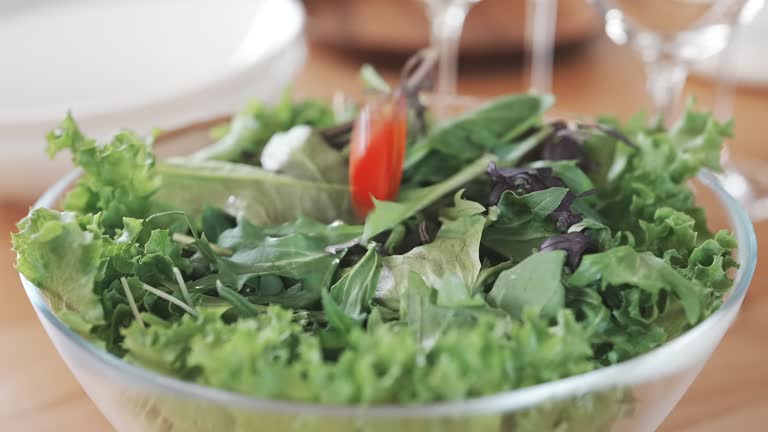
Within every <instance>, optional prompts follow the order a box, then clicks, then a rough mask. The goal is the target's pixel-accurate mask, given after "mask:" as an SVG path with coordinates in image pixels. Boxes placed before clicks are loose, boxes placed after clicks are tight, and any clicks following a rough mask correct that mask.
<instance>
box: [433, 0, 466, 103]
mask: <svg viewBox="0 0 768 432" xmlns="http://www.w3.org/2000/svg"><path fill="white" fill-rule="evenodd" d="M469 7H470V2H468V1H467V0H450V1H445V0H444V1H434V2H428V13H429V17H430V22H431V27H432V28H431V30H432V31H431V41H430V42H431V45H432V47H434V48H435V49H437V52H438V54H439V56H440V57H439V58H440V60H439V67H438V74H437V91H436V93H437V97H438V98H439V99H440V100H445V98H448V97H451V96H454V95H455V94H456V78H457V70H458V62H459V38H460V37H461V31H462V28H463V27H464V19H465V18H466V17H467V13H468V12H469ZM438 116H439V115H438Z"/></svg>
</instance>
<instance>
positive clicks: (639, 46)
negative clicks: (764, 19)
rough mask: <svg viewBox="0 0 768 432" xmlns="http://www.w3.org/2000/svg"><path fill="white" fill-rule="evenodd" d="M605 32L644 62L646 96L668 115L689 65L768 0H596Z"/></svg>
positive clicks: (721, 45) (717, 48) (715, 49)
mask: <svg viewBox="0 0 768 432" xmlns="http://www.w3.org/2000/svg"><path fill="white" fill-rule="evenodd" d="M592 2H593V3H594V4H595V5H596V6H597V8H598V9H599V11H600V12H601V13H602V14H603V16H604V18H605V33H606V35H607V36H608V37H609V38H610V39H611V40H612V41H613V42H614V43H616V44H618V45H629V46H631V47H632V48H633V49H635V51H637V52H638V53H639V54H640V57H641V58H642V60H643V62H644V63H645V66H646V72H647V81H646V87H647V91H648V94H649V96H650V98H651V100H652V101H653V105H654V110H655V113H656V115H657V116H659V117H666V116H669V115H670V112H671V110H672V109H673V108H674V104H675V102H676V101H677V100H678V99H679V96H680V94H681V93H682V88H683V85H684V83H685V80H686V78H687V76H688V66H689V64H690V63H692V62H696V61H700V60H703V59H706V58H708V57H711V56H713V55H716V54H718V53H720V52H721V51H723V50H724V49H725V48H726V46H727V45H728V43H729V41H730V39H731V34H732V33H733V29H734V28H735V26H737V25H738V24H740V23H742V22H746V21H749V20H750V19H752V17H754V15H755V14H756V12H757V11H758V10H759V9H760V8H761V7H762V6H763V4H764V0H592Z"/></svg>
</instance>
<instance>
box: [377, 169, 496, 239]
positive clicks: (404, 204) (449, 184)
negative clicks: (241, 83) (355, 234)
mask: <svg viewBox="0 0 768 432" xmlns="http://www.w3.org/2000/svg"><path fill="white" fill-rule="evenodd" d="M491 161H493V157H492V156H482V157H480V158H479V159H477V160H476V161H474V162H472V163H471V164H469V165H467V166H466V167H465V168H464V169H463V170H461V171H459V172H457V173H456V174H454V175H453V176H452V177H450V178H448V179H446V180H445V181H443V182H442V183H438V184H436V185H433V186H429V187H426V188H421V189H411V190H407V191H403V192H402V193H401V194H400V197H399V199H398V201H396V202H390V201H378V200H374V203H375V204H376V208H375V209H374V210H373V211H372V212H371V213H370V214H369V215H368V217H367V218H366V220H365V231H364V232H363V239H362V241H363V242H366V241H368V240H369V239H371V238H373V237H374V236H376V235H377V234H380V233H382V232H384V231H387V230H389V229H392V228H394V227H395V225H397V224H399V223H400V222H402V221H404V220H405V219H407V218H409V217H411V216H413V215H414V214H416V213H417V212H418V211H420V210H422V209H424V208H425V207H427V206H429V205H430V204H432V203H433V202H434V201H436V200H438V199H440V198H441V197H443V196H444V195H446V194H448V193H450V192H452V191H454V190H456V189H458V188H460V187H461V186H462V185H464V184H465V183H467V182H469V181H470V180H472V179H474V178H475V177H477V176H479V175H480V174H482V173H483V172H484V171H485V168H486V167H487V166H488V163H489V162H491Z"/></svg>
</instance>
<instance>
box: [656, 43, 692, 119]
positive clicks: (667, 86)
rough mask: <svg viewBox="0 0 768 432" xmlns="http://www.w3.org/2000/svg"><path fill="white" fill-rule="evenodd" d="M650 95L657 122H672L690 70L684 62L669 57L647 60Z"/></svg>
mask: <svg viewBox="0 0 768 432" xmlns="http://www.w3.org/2000/svg"><path fill="white" fill-rule="evenodd" d="M645 69H646V75H647V78H646V79H647V82H646V87H647V90H648V94H649V95H650V97H651V100H652V102H653V109H654V114H655V116H656V119H657V120H670V116H671V115H672V110H673V109H674V107H675V103H676V102H677V101H678V100H679V99H680V96H681V94H682V92H683V86H684V85H685V80H686V78H687V77H688V68H687V67H686V65H685V64H683V62H681V61H680V60H678V59H676V58H674V57H668V56H660V57H658V58H655V59H653V60H646V64H645Z"/></svg>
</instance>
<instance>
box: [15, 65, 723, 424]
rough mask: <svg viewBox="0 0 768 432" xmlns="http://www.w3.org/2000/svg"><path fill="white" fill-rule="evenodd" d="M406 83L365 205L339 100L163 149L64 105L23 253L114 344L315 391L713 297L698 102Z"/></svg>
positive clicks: (572, 368) (551, 351) (626, 343)
mask: <svg viewBox="0 0 768 432" xmlns="http://www.w3.org/2000/svg"><path fill="white" fill-rule="evenodd" d="M366 75H367V76H368V80H369V81H371V76H373V75H372V72H371V70H370V69H366ZM376 83H377V85H378V88H380V89H381V88H382V87H385V84H382V83H381V82H378V81H377V82H376ZM373 87H376V86H373ZM380 91H389V90H388V89H381V90H380ZM413 99H414V98H411V99H410V102H413ZM410 102H409V110H410V114H409V117H408V143H407V148H406V151H405V155H404V168H403V173H402V181H401V182H400V193H399V196H398V197H397V198H396V200H392V201H375V202H374V203H375V207H374V208H373V210H372V211H371V212H370V213H368V214H367V216H366V217H364V218H361V217H359V216H358V215H357V214H356V213H355V211H354V209H353V206H352V204H351V202H350V190H349V186H348V178H347V176H348V175H347V173H348V163H349V150H348V146H349V140H350V137H349V128H348V127H347V125H348V121H349V120H350V118H351V117H350V116H354V112H355V109H354V108H352V109H350V110H347V111H345V110H341V111H339V110H336V112H335V111H334V110H332V109H331V107H330V106H329V105H326V104H324V103H322V102H318V101H313V100H302V101H298V102H294V101H293V100H292V98H290V97H286V98H285V99H284V100H283V101H282V102H281V103H279V104H277V105H275V106H265V105H261V104H253V105H251V106H249V107H247V108H246V109H244V110H243V111H242V112H240V113H238V114H236V115H235V116H234V117H233V118H232V120H231V122H230V123H229V124H227V125H223V126H220V127H217V128H216V129H215V130H214V131H213V132H214V133H215V134H216V135H217V137H218V138H219V139H218V140H217V141H216V142H215V143H214V144H212V145H211V146H210V147H208V148H205V149H203V150H201V151H199V152H196V153H194V154H191V155H188V156H183V157H174V158H171V159H168V160H163V161H159V160H156V159H155V156H154V154H153V150H152V141H153V139H145V138H143V137H142V136H139V135H137V134H135V133H133V132H130V131H122V132H119V133H118V134H116V135H115V136H114V137H113V138H112V139H111V140H110V141H109V142H105V143H97V142H96V141H95V140H93V139H90V138H88V137H87V136H86V135H85V134H84V133H83V132H82V131H81V130H80V128H79V127H78V125H77V123H76V122H75V120H74V119H73V117H72V116H67V117H66V118H65V119H64V120H63V121H62V122H61V124H60V125H59V126H58V127H57V128H56V129H54V130H53V131H51V132H50V134H49V135H48V153H49V154H50V155H51V156H54V155H56V154H57V153H59V152H62V151H68V152H69V153H70V154H71V155H72V160H73V163H74V164H75V165H76V166H78V167H80V168H81V169H82V176H81V177H80V178H79V180H77V183H76V185H75V186H74V187H73V188H72V189H71V190H70V191H69V192H68V194H67V195H66V198H65V199H64V200H63V203H62V205H61V210H54V209H47V208H38V209H34V210H32V211H31V212H30V214H29V215H28V216H27V217H26V218H24V219H23V220H22V221H21V222H19V224H18V232H17V233H15V234H13V247H14V249H15V251H16V253H17V254H18V262H17V266H18V269H19V271H20V272H21V273H22V274H23V275H24V276H25V277H26V278H27V279H29V280H30V281H31V282H33V283H34V284H35V285H37V286H38V287H39V288H40V289H41V290H42V291H43V292H44V294H45V295H46V296H47V298H48V300H49V301H50V304H51V307H52V308H53V310H54V311H55V312H56V313H57V315H58V316H59V318H60V319H61V320H62V321H63V322H64V323H66V324H67V325H68V326H69V327H71V328H72V329H73V330H74V331H76V332H77V333H79V334H80V335H81V336H82V337H84V338H86V339H87V340H89V341H90V342H92V343H94V344H97V345H99V346H100V347H102V348H103V349H104V350H107V351H109V352H110V353H112V354H114V355H116V356H119V357H122V358H123V359H125V361H127V362H130V363H133V364H135V365H139V366H142V367H145V368H149V369H152V370H155V371H159V372H161V373H163V374H167V375H170V376H173V377H177V378H179V379H182V380H188V381H193V382H197V383H201V384H204V385H208V386H212V387H217V388H221V389H226V390H230V391H234V392H240V393H245V394H248V395H253V396H257V397H262V398H271V399H279V400H291V401H306V402H313V403H321V404H348V405H373V404H393V403H395V404H420V403H428V402H434V401H446V400H459V399H465V398H472V397H476V396H483V395H490V394H493V393H497V392H501V391H505V390H511V389H517V388H521V387H526V386H531V385H534V384H538V383H544V382H548V381H553V380H557V379H560V378H563V377H568V376H572V375H576V374H580V373H584V372H588V371H591V370H594V369H597V368H600V367H603V366H606V365H611V364H614V363H617V362H621V361H624V360H626V359H629V358H632V357H634V356H637V355H639V354H642V353H645V352H647V351H649V350H651V349H653V348H655V347H658V346H660V345H662V344H664V343H665V342H667V341H669V340H670V339H672V338H675V337H676V336H678V335H680V334H681V333H683V332H685V331H686V330H687V329H690V328H691V327H692V326H695V325H696V324H697V323H699V322H700V321H702V320H703V319H705V318H706V317H707V316H708V315H709V314H711V313H712V312H713V311H714V310H716V309H717V308H718V307H719V305H720V304H721V302H722V299H723V296H724V294H725V293H726V292H727V291H728V289H729V288H730V287H731V285H732V279H731V277H730V276H729V274H731V273H732V272H731V271H730V270H731V269H733V268H735V267H736V266H737V263H736V261H735V260H734V259H733V257H732V255H731V251H732V249H734V248H735V246H736V245H735V240H734V237H733V236H732V235H731V234H730V233H728V232H725V231H721V232H717V233H713V232H710V231H709V230H708V229H707V224H706V218H705V214H704V211H703V210H702V209H701V208H699V207H697V206H696V204H695V203H694V197H693V193H692V191H691V190H690V189H689V188H688V187H687V186H686V181H687V180H688V179H690V178H691V177H692V176H694V175H695V174H696V173H697V172H698V171H699V170H700V169H702V168H709V169H718V166H719V155H720V147H721V142H722V140H723V138H724V137H727V136H729V134H730V133H731V127H730V124H721V123H718V122H717V121H715V120H714V119H713V118H712V117H711V116H710V115H709V114H706V113H702V112H698V111H696V110H695V109H694V107H693V106H689V108H688V110H687V111H686V113H685V114H684V115H683V116H682V117H681V119H680V120H679V122H677V123H676V124H674V125H672V126H671V127H665V126H664V125H662V124H654V125H652V126H648V124H649V123H648V121H647V119H646V118H645V117H643V116H636V117H634V118H632V119H631V120H629V121H628V122H625V123H620V122H618V121H617V120H615V119H612V118H598V119H597V120H596V121H594V122H589V123H580V122H566V121H550V120H548V119H547V116H546V111H547V110H548V109H549V108H550V106H551V105H552V104H553V102H554V99H553V97H551V96H546V95H543V96H537V95H529V94H513V95H505V96H501V97H498V98H496V99H493V100H490V101H488V102H487V103H485V104H484V105H482V106H479V107H478V108H476V109H473V110H470V111H468V112H466V113H464V114H462V115H461V116H458V117H456V118H454V119H452V120H450V121H447V122H444V123H439V124H436V123H435V122H433V121H430V115H429V110H428V109H427V110H425V107H424V106H422V105H419V104H415V105H414V104H412V103H410ZM532 430H533V429H532Z"/></svg>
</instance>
